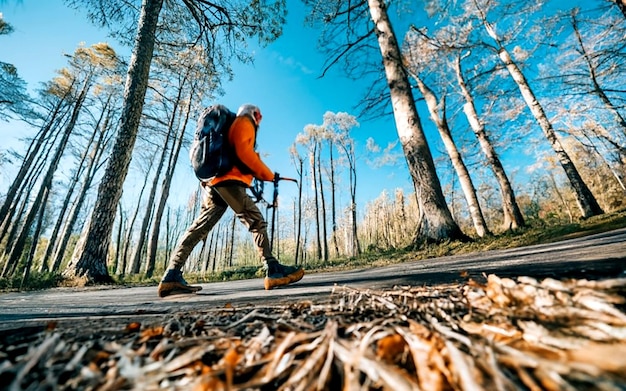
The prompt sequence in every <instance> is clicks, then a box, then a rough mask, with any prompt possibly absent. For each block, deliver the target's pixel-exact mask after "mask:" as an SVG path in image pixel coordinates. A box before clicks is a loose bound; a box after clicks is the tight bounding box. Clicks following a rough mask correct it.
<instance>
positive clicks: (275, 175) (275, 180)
mask: <svg viewBox="0 0 626 391" xmlns="http://www.w3.org/2000/svg"><path fill="white" fill-rule="evenodd" d="M279 180H280V174H279V173H277V172H275V173H274V181H273V182H274V184H276V183H278V181H279Z"/></svg>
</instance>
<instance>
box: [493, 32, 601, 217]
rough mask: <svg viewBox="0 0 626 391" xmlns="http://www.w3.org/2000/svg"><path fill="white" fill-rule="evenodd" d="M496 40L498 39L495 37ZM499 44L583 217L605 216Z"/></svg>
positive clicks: (527, 86) (506, 53) (517, 68)
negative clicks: (559, 165)
mask: <svg viewBox="0 0 626 391" xmlns="http://www.w3.org/2000/svg"><path fill="white" fill-rule="evenodd" d="M486 26H487V25H486ZM494 35H495V34H494ZM494 35H492V37H494ZM494 39H496V38H495V37H494ZM496 41H497V39H496ZM498 44H499V50H498V57H500V60H501V61H502V63H503V64H504V65H505V66H506V69H507V70H508V71H509V73H510V74H511V77H512V78H513V80H515V83H516V84H517V86H518V88H519V90H520V92H521V93H522V97H523V98H524V101H525V102H526V104H527V105H528V107H529V108H530V111H531V112H532V114H533V116H534V117H535V120H536V121H537V123H538V124H539V126H540V127H541V129H542V130H543V133H544V135H545V136H546V138H547V139H548V141H549V142H550V145H551V146H552V149H553V150H554V152H555V153H556V155H557V157H558V159H559V163H560V164H561V166H562V167H563V169H564V170H565V174H566V175H567V178H568V179H569V182H570V184H571V186H572V188H573V189H574V192H575V193H576V202H577V203H578V207H579V208H580V212H581V215H582V217H583V218H589V217H592V216H596V215H600V214H603V213H604V211H603V210H602V208H601V207H600V205H599V204H598V201H597V200H596V198H595V197H594V196H593V194H592V193H591V190H589V188H588V187H587V184H585V182H584V181H583V179H582V177H581V176H580V173H579V172H578V170H577V169H576V166H575V165H574V163H573V162H572V160H571V159H570V157H569V155H568V154H567V152H566V151H565V148H563V146H562V145H561V142H560V141H559V139H558V137H557V135H556V133H555V131H554V129H553V128H552V124H551V123H550V120H549V119H548V116H547V115H546V113H545V112H544V110H543V107H542V106H541V104H540V103H539V101H538V100H537V98H536V97H535V94H534V93H533V91H532V89H531V88H530V85H529V84H528V81H527V80H526V77H525V76H524V74H523V73H522V71H521V70H520V69H519V67H518V66H517V64H516V63H515V62H514V61H513V59H512V58H511V56H510V54H509V52H508V51H507V50H506V49H505V48H504V47H503V46H502V45H500V43H499V41H498Z"/></svg>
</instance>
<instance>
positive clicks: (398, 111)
mask: <svg viewBox="0 0 626 391" xmlns="http://www.w3.org/2000/svg"><path fill="white" fill-rule="evenodd" d="M305 3H306V4H307V5H309V6H310V8H311V12H312V13H311V16H310V19H311V20H313V21H317V22H319V23H324V24H325V25H326V26H327V27H326V29H325V30H324V33H323V35H322V37H321V38H320V41H321V42H322V43H323V45H324V46H325V47H326V49H327V50H326V53H327V54H328V56H329V57H328V60H327V66H326V70H327V69H328V68H330V67H332V66H333V65H335V64H338V63H340V62H341V61H342V60H343V61H344V65H345V69H347V72H351V71H355V68H357V67H359V68H360V69H358V70H357V71H360V72H361V73H360V74H361V75H362V74H363V72H368V73H371V72H373V70H380V71H381V72H384V75H385V81H386V83H387V88H388V90H389V93H390V96H391V107H392V110H393V114H394V120H395V125H396V130H397V133H398V137H399V139H400V143H401V144H402V149H403V151H404V155H405V157H406V160H407V163H408V167H409V172H410V174H411V178H412V180H413V184H414V186H415V190H416V194H417V197H418V200H419V203H420V208H419V213H420V225H419V228H418V230H417V235H416V240H415V241H416V243H422V242H431V241H433V242H438V241H442V240H449V239H452V240H455V239H463V240H465V239H467V236H465V234H463V232H462V231H461V229H460V228H459V226H458V225H457V223H456V222H455V221H454V219H453V218H452V214H451V213H450V210H449V209H448V206H447V204H446V201H445V197H444V195H443V191H442V189H441V183H440V181H439V178H438V177H437V174H436V170H435V164H434V161H433V158H432V155H431V151H430V147H429V145H428V142H427V140H426V137H425V135H424V131H423V129H422V125H421V120H420V117H419V114H418V112H417V109H416V107H415V102H414V97H413V94H412V91H411V86H410V83H409V80H408V75H407V72H406V70H405V68H404V66H403V60H402V55H401V52H400V47H399V44H398V41H397V38H396V34H395V32H394V30H393V27H392V23H391V20H390V18H389V15H388V12H387V3H386V2H385V1H382V0H369V1H365V0H361V1H358V2H349V3H344V2H340V1H332V2H319V1H306V2H305ZM375 46H376V47H378V49H379V51H380V56H377V57H370V59H373V58H376V59H377V61H376V62H375V63H372V62H371V61H365V62H359V61H360V60H361V59H364V58H367V56H368V55H370V56H371V55H372V54H373V53H374V52H373V50H372V48H373V47H375ZM357 56H359V60H357V59H356V58H355V57H357ZM352 64H358V65H352ZM365 65H367V66H368V67H370V66H371V68H369V69H367V70H365V69H364V66H365ZM381 65H382V67H381Z"/></svg>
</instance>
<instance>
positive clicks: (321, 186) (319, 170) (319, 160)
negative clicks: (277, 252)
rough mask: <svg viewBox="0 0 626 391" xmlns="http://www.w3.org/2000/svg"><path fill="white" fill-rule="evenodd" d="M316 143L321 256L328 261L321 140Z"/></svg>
mask: <svg viewBox="0 0 626 391" xmlns="http://www.w3.org/2000/svg"><path fill="white" fill-rule="evenodd" d="M315 142H316V143H317V145H318V147H317V150H318V151H317V177H318V189H319V194H320V203H321V208H320V210H319V213H321V214H322V218H321V220H322V251H323V252H322V256H323V257H324V262H327V261H328V255H329V254H328V230H327V227H326V225H327V224H326V220H327V219H326V196H325V195H324V180H323V178H322V142H321V141H317V140H316V141H315Z"/></svg>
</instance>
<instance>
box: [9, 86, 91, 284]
mask: <svg viewBox="0 0 626 391" xmlns="http://www.w3.org/2000/svg"><path fill="white" fill-rule="evenodd" d="M90 84H91V81H90V78H89V77H88V78H87V79H86V80H85V82H84V84H83V88H82V89H81V91H80V93H79V95H78V97H77V99H76V102H75V103H74V107H73V109H72V116H71V118H70V120H69V122H68V124H67V126H66V127H65V129H64V131H63V135H62V137H61V140H60V141H59V144H58V145H57V147H56V150H55V152H54V155H53V157H52V160H51V162H50V165H49V166H48V169H47V170H46V173H45V175H44V177H43V180H42V182H41V185H40V187H39V191H38V192H37V195H36V196H35V200H34V201H33V203H32V205H31V208H30V211H29V212H28V215H27V216H26V220H25V221H24V223H23V225H22V227H21V231H20V233H19V235H18V237H17V240H16V241H15V243H14V244H13V245H12V246H10V252H9V256H8V260H7V264H6V265H5V269H4V270H3V272H2V275H3V276H6V274H5V270H6V269H7V268H6V266H9V267H10V268H15V266H16V265H17V262H18V261H19V259H20V257H21V256H22V252H23V251H24V247H25V245H26V239H27V237H28V234H29V233H30V230H31V228H32V224H33V222H34V221H35V218H36V216H37V214H38V213H39V212H40V211H41V210H42V209H45V207H46V203H47V198H48V194H49V193H50V189H51V188H52V184H53V179H54V174H55V173H56V170H57V168H58V167H59V162H60V161H61V157H62V156H63V153H64V152H65V149H66V147H67V143H68V141H69V138H70V135H71V134H72V131H73V130H74V128H75V126H76V122H77V121H78V115H79V114H80V111H81V109H82V107H83V103H84V101H85V98H86V97H87V93H88V91H89V87H90ZM33 245H36V243H33ZM7 249H9V246H7ZM5 252H6V250H5Z"/></svg>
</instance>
